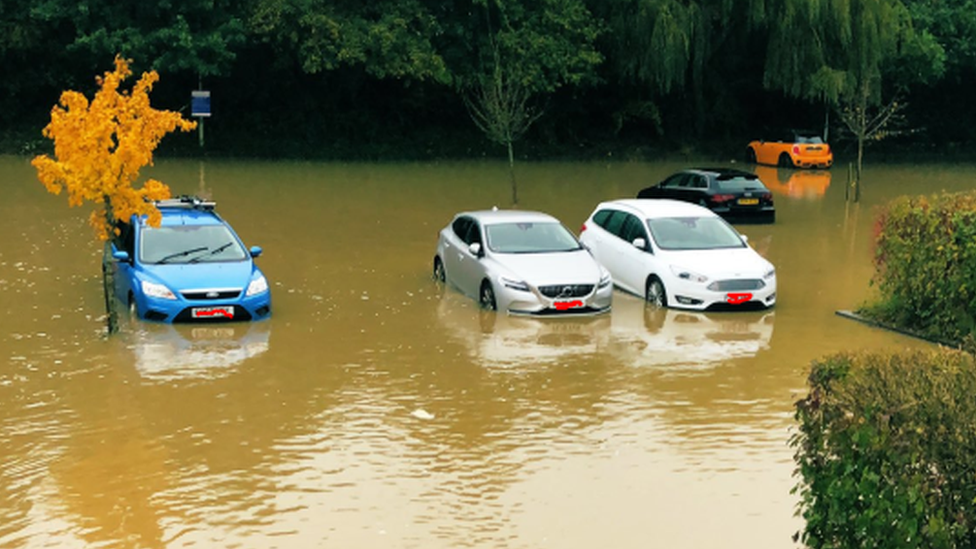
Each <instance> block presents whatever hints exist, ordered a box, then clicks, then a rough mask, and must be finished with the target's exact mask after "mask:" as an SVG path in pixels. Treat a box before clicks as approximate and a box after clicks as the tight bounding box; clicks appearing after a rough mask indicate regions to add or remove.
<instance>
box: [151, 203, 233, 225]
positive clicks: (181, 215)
mask: <svg viewBox="0 0 976 549" xmlns="http://www.w3.org/2000/svg"><path fill="white" fill-rule="evenodd" d="M159 212H160V213H161V214H162V215H163V218H162V223H161V225H162V226H163V227H173V226H179V225H223V224H224V221H223V220H222V219H220V216H218V215H217V214H216V213H215V212H214V211H213V210H209V209H199V208H180V207H168V206H161V207H160V208H159Z"/></svg>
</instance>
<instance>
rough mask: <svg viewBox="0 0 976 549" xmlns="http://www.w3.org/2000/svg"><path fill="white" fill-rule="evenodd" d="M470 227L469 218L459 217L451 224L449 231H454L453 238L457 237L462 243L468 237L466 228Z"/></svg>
mask: <svg viewBox="0 0 976 549" xmlns="http://www.w3.org/2000/svg"><path fill="white" fill-rule="evenodd" d="M470 225H471V218H470V217H463V216H462V217H459V218H457V219H455V220H454V223H451V229H452V230H453V231H454V236H456V237H458V239H460V240H461V241H462V242H463V241H464V239H465V238H467V236H468V227H469V226H470Z"/></svg>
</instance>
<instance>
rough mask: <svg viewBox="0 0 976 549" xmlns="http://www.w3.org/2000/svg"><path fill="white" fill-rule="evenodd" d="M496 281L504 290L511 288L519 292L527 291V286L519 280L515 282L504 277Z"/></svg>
mask: <svg viewBox="0 0 976 549" xmlns="http://www.w3.org/2000/svg"><path fill="white" fill-rule="evenodd" d="M498 281H499V282H501V283H502V286H505V287H506V288H511V289H513V290H518V291H520V292H527V291H529V285H528V284H526V283H525V282H522V281H521V280H515V279H513V278H506V277H504V276H500V277H498Z"/></svg>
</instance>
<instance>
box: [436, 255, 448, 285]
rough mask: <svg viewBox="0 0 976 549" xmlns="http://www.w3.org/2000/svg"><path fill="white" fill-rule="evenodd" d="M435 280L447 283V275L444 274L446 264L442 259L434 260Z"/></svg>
mask: <svg viewBox="0 0 976 549" xmlns="http://www.w3.org/2000/svg"><path fill="white" fill-rule="evenodd" d="M434 280H435V281H437V282H445V281H447V274H446V273H445V272H444V262H442V261H441V258H439V257H435V258H434Z"/></svg>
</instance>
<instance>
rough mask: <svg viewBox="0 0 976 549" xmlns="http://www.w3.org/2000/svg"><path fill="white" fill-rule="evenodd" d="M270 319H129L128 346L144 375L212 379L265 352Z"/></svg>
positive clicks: (157, 377) (145, 376)
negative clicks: (194, 321) (159, 321)
mask: <svg viewBox="0 0 976 549" xmlns="http://www.w3.org/2000/svg"><path fill="white" fill-rule="evenodd" d="M270 327H271V323H270V322H251V323H227V324H208V325H204V326H201V325H173V324H157V323H146V322H140V323H135V322H133V323H131V324H130V326H129V330H128V334H129V336H130V337H131V339H130V342H129V346H130V348H131V349H132V350H133V351H134V353H135V365H136V369H137V370H138V372H139V375H141V376H142V377H143V378H144V379H149V380H158V381H170V380H176V379H189V378H194V379H216V378H220V377H224V376H226V375H229V374H230V373H232V372H233V371H234V369H235V367H236V366H239V365H240V364H242V363H243V362H245V361H246V360H248V359H250V358H253V357H255V356H258V355H260V354H263V353H265V352H267V350H268V340H269V339H270V335H271V328H270Z"/></svg>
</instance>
